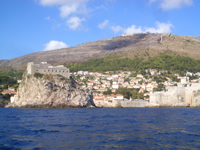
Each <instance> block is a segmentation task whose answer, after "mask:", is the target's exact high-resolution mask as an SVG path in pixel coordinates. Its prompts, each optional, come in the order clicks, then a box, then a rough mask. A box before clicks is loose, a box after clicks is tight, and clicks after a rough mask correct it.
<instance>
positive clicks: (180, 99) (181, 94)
mask: <svg viewBox="0 0 200 150" xmlns="http://www.w3.org/2000/svg"><path fill="white" fill-rule="evenodd" d="M185 89H186V88H185V87H178V88H177V90H176V92H177V102H176V103H186V92H185Z"/></svg>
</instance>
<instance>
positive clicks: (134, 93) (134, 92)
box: [131, 90, 138, 100]
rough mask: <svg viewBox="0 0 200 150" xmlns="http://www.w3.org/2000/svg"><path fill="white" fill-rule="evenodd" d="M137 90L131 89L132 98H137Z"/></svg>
mask: <svg viewBox="0 0 200 150" xmlns="http://www.w3.org/2000/svg"><path fill="white" fill-rule="evenodd" d="M137 93H138V92H137V90H133V91H132V92H131V94H132V99H133V100H134V99H137V98H138V97H137Z"/></svg>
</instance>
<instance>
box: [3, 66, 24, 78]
mask: <svg viewBox="0 0 200 150" xmlns="http://www.w3.org/2000/svg"><path fill="white" fill-rule="evenodd" d="M23 73H24V70H15V69H13V68H11V67H8V68H1V69H0V75H4V76H9V77H13V78H16V79H17V80H21V79H22V75H23Z"/></svg>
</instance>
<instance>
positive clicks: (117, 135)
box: [0, 108, 200, 150]
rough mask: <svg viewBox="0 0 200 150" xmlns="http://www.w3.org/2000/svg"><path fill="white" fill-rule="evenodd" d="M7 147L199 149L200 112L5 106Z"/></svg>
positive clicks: (1, 144)
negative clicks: (18, 107) (19, 107)
mask: <svg viewBox="0 0 200 150" xmlns="http://www.w3.org/2000/svg"><path fill="white" fill-rule="evenodd" d="M4 149H5V150H18V149H19V150H32V149H33V150H40V149H41V150H46V149H47V150H51V149H52V150H70V149H72V150H79V149H80V150H82V149H83V150H88V149H92V150H104V149H106V150H107V149H108V150H115V149H122V150H132V149H139V150H140V149H148V150H149V149H175V150H176V149H190V150H191V149H200V108H81V109H78V108H77V109H74V108H73V109H17V108H0V150H4Z"/></svg>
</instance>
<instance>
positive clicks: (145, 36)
mask: <svg viewBox="0 0 200 150" xmlns="http://www.w3.org/2000/svg"><path fill="white" fill-rule="evenodd" d="M199 47H200V37H193V36H183V35H173V34H171V33H141V34H132V35H125V36H118V37H112V38H109V39H102V40H98V41H93V42H87V43H84V44H81V45H78V46H75V47H69V48H63V49H57V50H52V51H42V52H36V53H31V54H28V55H24V56H21V57H16V58H12V59H8V60H0V67H1V68H2V67H14V68H17V67H20V66H25V65H26V64H27V63H28V62H34V63H39V62H42V61H45V62H49V63H50V64H52V65H57V64H69V63H81V62H84V61H86V60H88V59H91V58H99V57H105V56H108V55H121V56H122V57H128V58H135V57H147V58H148V57H152V56H155V55H157V54H159V53H163V52H164V53H171V54H176V55H181V56H189V57H192V58H195V59H200V49H199ZM145 53H146V55H148V54H149V56H144V55H145Z"/></svg>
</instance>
